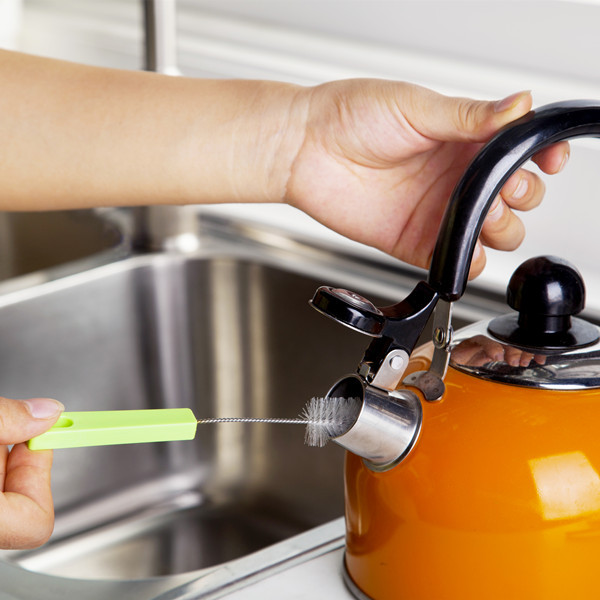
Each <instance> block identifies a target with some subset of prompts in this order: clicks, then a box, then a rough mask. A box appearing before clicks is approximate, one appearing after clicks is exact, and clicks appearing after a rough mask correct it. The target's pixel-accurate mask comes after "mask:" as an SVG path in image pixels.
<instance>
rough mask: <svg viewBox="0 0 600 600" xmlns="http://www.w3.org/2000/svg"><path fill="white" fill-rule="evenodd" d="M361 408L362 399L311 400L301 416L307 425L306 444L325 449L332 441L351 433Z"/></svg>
mask: <svg viewBox="0 0 600 600" xmlns="http://www.w3.org/2000/svg"><path fill="white" fill-rule="evenodd" d="M361 406H362V403H361V400H360V398H311V399H310V400H309V401H308V402H307V403H306V406H305V407H304V410H303V411H302V415H301V418H303V419H306V423H307V424H306V432H305V435H304V442H305V444H307V445H308V446H319V447H323V446H324V445H325V444H326V443H327V442H328V441H329V440H330V439H332V438H335V437H339V436H340V435H343V434H344V433H346V432H347V431H349V430H350V428H351V427H352V426H353V425H354V423H355V422H356V419H357V418H358V415H359V413H360V409H361Z"/></svg>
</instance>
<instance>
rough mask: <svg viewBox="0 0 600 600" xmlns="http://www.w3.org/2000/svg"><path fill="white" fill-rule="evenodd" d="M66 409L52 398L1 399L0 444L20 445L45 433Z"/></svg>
mask: <svg viewBox="0 0 600 600" xmlns="http://www.w3.org/2000/svg"><path fill="white" fill-rule="evenodd" d="M64 409H65V407H64V406H63V405H62V404H61V403H60V402H58V400H53V399H51V398H31V399H29V400H10V399H8V398H0V444H19V443H21V442H25V441H27V440H29V439H31V438H32V437H34V436H36V435H40V434H41V433H44V431H46V430H47V429H49V428H50V427H51V426H52V425H54V423H55V422H56V421H57V419H58V417H59V416H60V413H61V412H62V411H63V410H64Z"/></svg>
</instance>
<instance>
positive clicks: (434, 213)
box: [286, 80, 569, 277]
mask: <svg viewBox="0 0 600 600" xmlns="http://www.w3.org/2000/svg"><path fill="white" fill-rule="evenodd" d="M306 93H307V94H308V97H306V96H304V97H302V95H300V96H301V97H302V98H303V100H302V101H304V102H306V125H305V136H304V140H303V142H302V144H301V145H300V147H299V150H298V152H297V154H296V156H295V159H294V160H293V163H292V167H291V171H290V174H289V178H288V181H287V186H286V192H287V200H288V202H289V203H290V204H292V205H294V206H297V207H298V208H300V209H302V210H303V211H305V212H306V213H308V214H310V215H311V216H313V217H314V218H316V219H317V220H318V221H320V222H322V223H323V224H325V225H327V226H328V227H330V228H331V229H334V230H336V231H338V232H339V233H341V234H343V235H345V236H347V237H349V238H352V239H354V240H357V241H359V242H363V243H365V244H368V245H371V246H374V247H376V248H379V249H380V250H383V251H385V252H387V253H389V254H392V255H393V256H395V257H397V258H399V259H401V260H404V261H406V262H409V263H411V264H414V265H417V266H420V267H428V266H429V263H430V260H431V256H432V253H433V249H434V246H435V241H436V239H437V233H438V228H439V225H440V222H441V219H442V216H443V214H444V210H445V208H446V204H447V201H448V199H449V198H450V195H451V192H452V190H453V188H454V186H455V185H456V183H457V182H458V179H459V178H460V176H461V175H462V173H463V172H464V170H465V168H466V166H467V164H468V163H469V161H470V160H471V158H472V157H473V155H474V154H475V153H476V152H477V151H478V150H479V148H480V147H481V146H482V145H483V143H485V142H486V141H488V140H489V139H490V138H491V137H492V136H493V135H494V134H495V133H496V132H497V131H498V130H499V129H500V128H501V127H503V126H504V125H506V124H507V123H510V122H511V121H513V120H515V119H517V118H518V117H520V116H522V115H524V114H525V113H527V112H528V111H529V110H530V108H531V104H532V99H531V95H530V93H529V92H521V93H518V94H514V95H512V96H509V97H508V98H505V99H504V100H501V101H499V102H482V101H475V100H469V99H464V98H451V97H447V96H442V95H440V94H437V93H435V92H433V91H431V90H428V89H425V88H422V87H419V86H416V85H411V84H407V83H400V82H391V81H381V80H347V81H340V82H333V83H329V84H324V85H322V86H318V87H316V88H313V89H311V90H308V92H306ZM568 155H569V145H568V143H567V142H561V143H559V144H556V145H554V146H550V147H548V148H545V149H544V150H543V151H541V152H540V153H538V154H537V155H536V156H535V157H534V158H533V161H534V162H535V163H536V164H537V165H538V167H539V168H540V169H541V170H542V171H544V172H545V173H558V172H559V171H560V170H561V169H562V168H563V166H564V164H565V163H566V161H567V158H568ZM543 194H544V184H543V181H542V180H541V179H540V177H539V176H538V175H537V174H535V173H533V172H531V171H528V170H525V169H519V170H518V171H516V172H515V173H514V174H513V175H512V176H511V177H510V178H509V179H508V181H507V182H506V184H505V185H504V187H503V188H502V190H501V193H500V194H499V195H498V197H497V198H496V199H495V201H494V203H493V204H492V206H491V208H490V211H489V213H488V215H487V218H486V220H485V223H484V225H483V228H482V232H481V236H480V240H479V241H478V244H477V247H476V249H475V252H474V256H473V261H472V264H471V273H470V275H471V277H474V276H476V275H477V274H479V273H480V272H481V271H482V270H483V267H484V266H485V253H484V252H483V248H482V244H483V245H486V246H489V247H492V248H496V249H500V250H514V249H515V248H516V247H518V245H519V244H520V243H521V241H522V239H523V237H524V227H523V224H522V222H521V221H520V219H519V218H518V217H517V216H516V215H515V214H514V213H513V209H517V210H529V209H531V208H534V207H535V206H537V205H538V204H539V203H540V201H541V200H542V197H543Z"/></svg>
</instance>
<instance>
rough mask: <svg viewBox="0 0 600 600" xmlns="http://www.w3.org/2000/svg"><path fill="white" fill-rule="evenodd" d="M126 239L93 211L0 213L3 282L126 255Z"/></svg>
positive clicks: (0, 278) (107, 220)
mask: <svg viewBox="0 0 600 600" xmlns="http://www.w3.org/2000/svg"><path fill="white" fill-rule="evenodd" d="M125 246H126V244H125V242H124V236H123V234H122V232H121V230H120V228H119V227H118V226H117V225H116V223H114V222H113V221H112V220H110V219H107V218H104V217H102V216H101V215H100V214H99V212H97V211H93V210H68V211H53V212H0V281H5V280H8V279H13V278H18V277H22V276H24V275H29V274H32V273H41V272H42V271H47V270H51V269H64V267H65V265H67V264H70V267H69V271H72V270H73V263H74V262H75V261H82V260H85V259H88V258H89V257H91V256H94V257H95V258H96V259H98V258H99V257H100V256H101V255H102V256H103V257H104V258H105V259H107V258H108V259H114V257H115V256H117V255H121V254H123V251H124V249H125Z"/></svg>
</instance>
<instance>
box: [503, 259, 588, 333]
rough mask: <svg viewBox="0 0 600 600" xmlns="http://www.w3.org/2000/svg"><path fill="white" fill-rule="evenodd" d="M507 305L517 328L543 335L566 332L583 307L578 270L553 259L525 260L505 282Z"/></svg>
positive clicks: (582, 291)
mask: <svg viewBox="0 0 600 600" xmlns="http://www.w3.org/2000/svg"><path fill="white" fill-rule="evenodd" d="M506 300H507V302H508V305H509V306H510V307H511V308H513V309H514V310H516V311H517V312H518V313H519V325H520V326H521V327H530V328H531V329H533V330H536V331H540V332H544V333H556V332H560V331H565V330H568V329H569V327H570V326H571V317H572V316H574V315H577V314H579V313H580V312H581V311H582V310H583V307H584V306H585V285H584V283H583V278H582V277H581V275H580V273H579V271H578V270H577V269H576V268H575V267H574V266H573V265H572V264H570V263H569V262H567V261H566V260H563V259H561V258H557V257H555V256H538V257H537V258H530V259H529V260H526V261H525V262H524V263H523V264H522V265H521V266H520V267H519V268H518V269H517V270H516V271H515V272H514V273H513V276H512V277H511V278H510V281H509V282H508V289H507V292H506Z"/></svg>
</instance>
